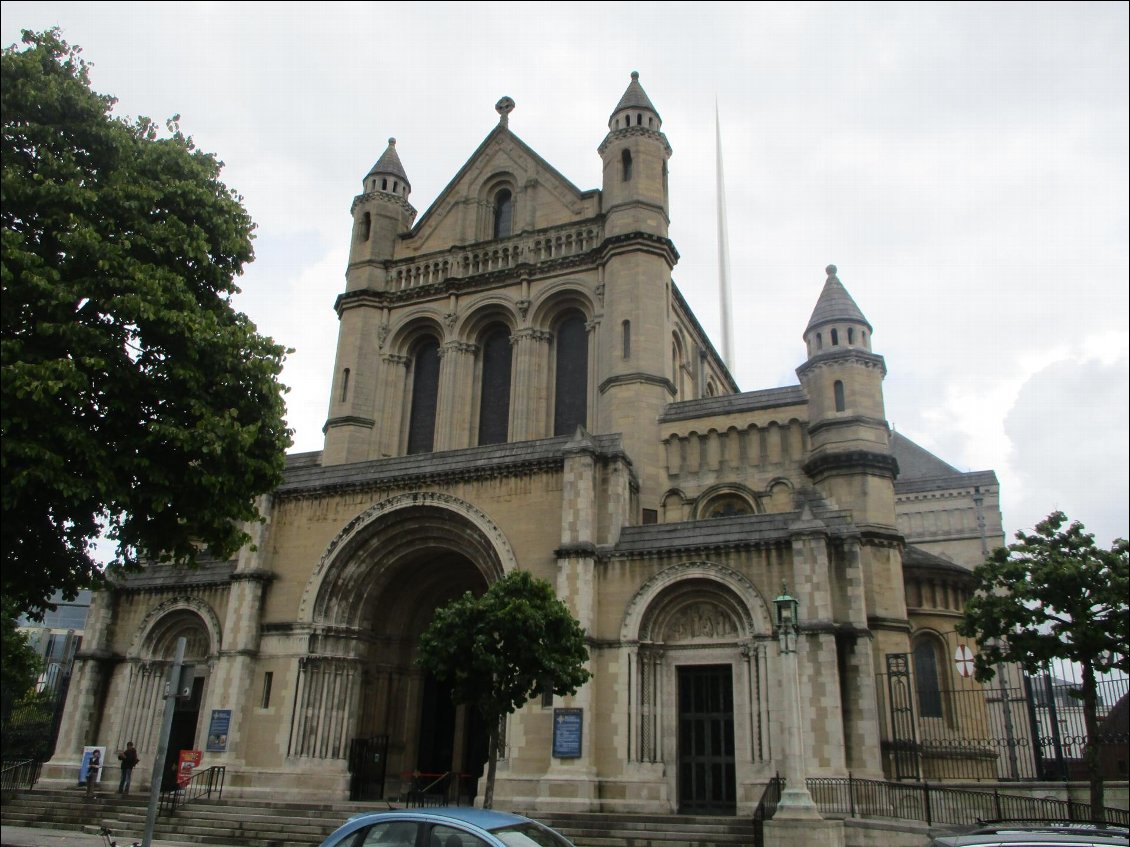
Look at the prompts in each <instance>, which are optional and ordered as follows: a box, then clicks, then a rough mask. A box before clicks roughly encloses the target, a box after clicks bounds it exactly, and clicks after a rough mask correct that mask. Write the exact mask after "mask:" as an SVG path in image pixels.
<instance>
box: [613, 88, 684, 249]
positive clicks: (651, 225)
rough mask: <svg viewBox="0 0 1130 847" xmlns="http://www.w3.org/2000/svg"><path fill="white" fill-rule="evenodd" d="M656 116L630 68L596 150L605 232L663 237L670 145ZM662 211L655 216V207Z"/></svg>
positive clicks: (665, 233)
mask: <svg viewBox="0 0 1130 847" xmlns="http://www.w3.org/2000/svg"><path fill="white" fill-rule="evenodd" d="M661 126H662V121H660V119H659V112H658V111H656V109H655V106H654V105H652V102H651V98H649V97H648V96H647V92H645V91H644V90H643V86H642V85H640V75H639V73H638V72H637V71H632V81H631V82H630V83H628V88H627V90H625V91H624V95H623V96H622V97H621V98H620V102H619V103H617V104H616V108H615V109H613V110H612V116H611V117H610V118H609V119H608V135H606V136H605V137H604V141H603V142H601V145H600V147H598V148H597V152H598V153H599V154H600V157H601V159H603V160H604V182H603V190H602V191H601V206H602V209H603V211H604V212H605V214H606V215H607V216H608V217H607V219H606V221H607V222H606V224H605V234H606V235H619V234H620V233H623V232H632V231H645V232H651V233H653V234H655V235H659V236H662V237H664V238H666V237H667V223H668V219H667V160H668V159H669V158H671V145H670V144H668V143H667V137H666V136H665V135H663V133H662V132H660V127H661ZM656 211H659V212H661V213H662V216H661V217H657V216H656V214H655V212H656Z"/></svg>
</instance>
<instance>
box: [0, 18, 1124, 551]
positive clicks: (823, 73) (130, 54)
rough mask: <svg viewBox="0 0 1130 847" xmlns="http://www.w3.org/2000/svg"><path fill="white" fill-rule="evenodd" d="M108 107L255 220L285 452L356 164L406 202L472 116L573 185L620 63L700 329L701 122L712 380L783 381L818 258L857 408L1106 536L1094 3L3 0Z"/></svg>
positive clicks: (1108, 299)
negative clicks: (720, 223) (873, 384)
mask: <svg viewBox="0 0 1130 847" xmlns="http://www.w3.org/2000/svg"><path fill="white" fill-rule="evenodd" d="M2 7H3V8H2V11H3V39H2V41H3V44H4V45H5V46H7V45H10V44H12V43H15V42H17V41H18V40H19V30H20V29H23V28H31V29H45V28H48V27H50V26H54V25H58V26H60V27H61V28H62V30H63V35H64V38H66V40H67V41H69V42H71V43H72V44H78V45H81V46H82V47H83V48H84V55H85V57H86V58H87V60H88V61H91V62H93V63H94V68H93V71H92V78H93V83H94V87H95V89H96V90H98V91H101V92H104V93H107V94H112V95H114V96H116V97H117V98H118V100H119V103H118V106H117V113H118V114H121V115H128V116H137V115H147V116H149V117H152V118H157V119H161V118H165V117H169V116H171V115H173V114H180V115H181V126H182V128H183V129H184V131H185V132H187V133H188V134H190V135H192V136H193V137H194V138H195V140H196V142H197V144H198V145H199V146H200V147H202V148H203V149H205V150H207V151H209V152H214V153H216V154H217V155H218V156H219V158H220V159H222V160H223V161H224V162H225V163H226V168H225V170H224V176H223V178H224V180H225V182H227V184H228V185H230V186H231V187H233V188H235V189H237V190H238V191H239V192H240V193H241V194H242V195H243V196H244V198H245V202H246V205H247V208H248V210H249V211H250V212H251V215H252V217H253V218H254V220H255V221H256V222H257V223H258V232H257V240H256V242H255V252H256V256H257V259H256V261H255V263H254V264H253V265H252V266H251V267H250V268H249V269H248V270H247V273H246V274H245V276H244V278H243V279H242V281H241V287H242V288H243V294H242V295H241V296H240V298H239V300H238V304H239V307H240V308H241V309H242V310H244V311H246V312H247V313H248V314H249V315H250V316H251V317H252V318H253V320H254V321H255V322H256V323H257V325H258V326H259V329H260V330H261V331H262V332H264V333H265V334H268V335H271V336H272V337H274V338H275V339H276V340H277V341H279V342H282V343H285V344H286V345H288V346H290V347H293V348H295V352H294V354H293V355H292V356H291V357H290V359H289V361H288V363H287V366H286V370H285V372H284V374H283V380H284V382H285V383H286V384H288V385H289V386H290V387H291V389H292V390H291V393H290V394H289V395H288V398H287V404H288V407H289V415H288V419H289V422H290V424H291V426H292V427H294V429H295V446H294V449H295V450H300V451H304V450H318V449H320V448H321V446H322V433H321V427H322V424H323V423H324V422H325V417H326V410H327V407H328V401H329V385H330V377H331V372H332V369H333V356H334V346H335V341H336V333H337V319H336V316H335V315H334V312H333V308H332V307H333V302H334V298H335V297H336V296H337V295H338V293H340V292H341V291H342V290H343V289H344V272H345V265H346V256H347V247H348V240H349V236H350V228H351V220H350V216H349V207H350V203H351V201H352V199H353V197H354V195H356V194H358V193H360V191H361V179H362V177H364V175H365V174H366V173H367V172H368V170H369V168H370V167H371V166H372V164H373V163H374V162H375V161H376V159H377V157H378V156H379V155H380V154H381V152H382V151H383V150H384V148H385V146H386V142H387V139H388V137H389V136H395V137H396V138H397V140H398V143H397V151H398V152H399V154H400V158H401V161H402V162H403V164H404V167H405V170H406V171H407V174H408V178H409V180H410V181H411V184H412V195H411V197H410V198H409V199H410V201H411V202H412V204H413V205H414V206H415V207H416V208H417V209H418V210H419V213H420V216H422V215H423V213H424V211H425V210H426V209H427V208H428V206H429V205H430V204H431V202H432V201H433V200H434V199H435V197H436V195H437V194H438V192H439V191H440V190H441V189H442V188H443V187H444V186H445V185H446V184H447V182H448V181H449V180H450V179H451V177H452V176H453V175H454V174H455V172H456V171H457V170H458V169H459V168H460V167H461V166H462V164H463V163H464V162H465V161H466V159H467V158H468V157H469V156H470V154H471V153H472V152H473V151H474V150H475V148H476V147H477V146H478V144H479V143H480V142H481V141H482V139H483V137H484V136H485V135H486V134H487V133H489V132H490V131H491V129H493V127H494V126H495V124H496V123H497V120H498V115H497V114H496V113H495V111H494V104H495V102H496V101H497V100H498V99H499V98H500V97H501V96H503V95H509V96H511V97H513V98H514V100H515V101H516V102H517V108H516V110H515V111H514V112H513V114H512V115H511V116H510V128H511V129H512V130H513V131H514V132H515V133H516V134H517V135H519V136H520V137H521V138H522V139H523V140H524V141H525V142H526V143H528V144H529V145H530V146H531V147H533V148H534V149H535V150H537V151H538V152H539V153H540V154H541V155H542V156H543V157H544V158H545V159H546V160H547V161H549V162H550V163H551V164H552V165H554V166H555V167H556V168H557V169H558V170H559V171H560V172H561V173H562V174H564V175H565V176H566V177H567V178H568V179H570V180H571V181H572V182H573V183H574V184H575V185H576V186H578V187H579V188H581V189H590V188H599V187H600V180H601V162H600V158H599V156H598V155H597V153H596V148H597V146H598V145H599V144H600V142H601V140H602V139H603V138H604V135H605V133H606V132H607V121H608V116H609V114H610V112H611V111H612V109H613V107H614V106H615V105H616V103H617V101H618V100H619V98H620V95H621V94H622V93H623V91H624V89H625V88H626V87H627V84H628V82H629V74H630V73H631V71H633V70H638V71H639V72H640V82H641V83H642V85H643V86H644V89H645V90H646V91H647V93H648V95H649V96H650V97H651V100H652V102H653V103H654V104H655V106H656V108H657V109H658V111H659V113H660V115H661V117H662V118H663V131H664V133H665V134H666V135H667V138H668V140H669V141H670V143H671V146H672V148H673V149H674V156H673V157H672V159H671V163H670V169H671V238H672V239H673V241H674V242H675V245H676V247H677V248H678V250H679V252H680V254H681V257H682V258H681V259H680V261H679V264H678V265H677V266H676V268H675V270H674V277H675V281H676V283H677V284H678V285H679V287H680V288H681V289H682V291H683V293H684V295H685V296H686V298H687V300H688V301H689V302H690V305H691V307H692V308H693V309H694V310H695V312H696V314H697V316H698V318H699V320H700V321H701V322H702V324H703V326H704V327H705V328H706V330H707V331H708V332H709V333H710V334H711V336H712V337H713V338H714V340H715V344H716V346H718V347H719V349H720V347H721V336H720V329H719V326H720V325H719V310H718V301H719V296H718V282H717V278H718V277H717V247H716V224H715V212H714V204H715V191H714V173H715V164H714V158H715V157H714V143H715V139H714V107H715V101H716V100H717V103H718V107H719V110H720V114H721V125H722V145H723V150H724V156H725V173H726V195H727V201H728V215H729V235H730V245H731V274H732V281H733V282H732V284H733V303H734V324H735V359H736V361H735V362H733V363H732V370H733V372H734V375H735V377H736V379H737V381H738V384H739V386H740V387H741V388H742V390H746V391H749V390H755V389H760V388H771V387H775V386H781V385H792V384H796V382H797V378H796V374H795V368H796V366H797V365H799V364H800V363H801V362H802V361H803V357H804V345H803V342H802V340H801V333H802V332H803V330H804V327H805V325H806V324H807V321H808V317H809V315H810V314H811V311H812V307H813V305H814V304H815V302H816V298H817V296H818V294H819V292H820V289H821V286H822V285H823V282H824V266H825V265H827V264H829V263H835V264H836V265H837V266H838V267H839V276H840V278H841V280H842V281H843V282H844V284H845V285H846V286H847V288H848V290H849V291H850V292H851V294H852V295H853V296H854V298H855V300H856V302H857V303H858V304H859V306H860V308H861V309H862V310H863V312H864V314H865V315H866V316H867V318H868V319H869V320H870V322H871V323H872V325H873V326H874V329H875V333H874V350H875V352H877V353H880V354H882V355H883V356H885V357H886V361H887V367H888V376H887V380H886V402H887V416H888V418H889V420H890V421H891V424H892V425H893V426H894V427H895V428H896V429H897V430H898V431H899V432H902V433H903V434H905V435H907V436H909V437H910V438H912V439H914V440H915V441H917V442H918V443H919V444H921V445H923V446H924V447H926V448H928V449H930V450H932V451H934V452H935V453H937V454H938V455H939V456H941V457H942V458H943V459H945V460H946V461H948V462H950V463H951V464H953V465H955V466H957V467H958V468H960V469H962V470H983V469H990V468H991V469H994V470H995V471H996V472H997V474H998V476H999V477H1000V481H1001V488H1002V497H1003V506H1004V516H1005V524H1006V527H1007V529H1008V531H1009V533H1010V535H1011V533H1012V532H1013V531H1015V530H1016V529H1018V528H1030V527H1031V526H1032V525H1033V524H1034V523H1035V522H1036V521H1038V520H1039V519H1041V518H1042V517H1044V516H1045V515H1046V514H1047V513H1048V512H1050V511H1051V510H1053V509H1057V508H1058V509H1062V510H1064V511H1066V512H1067V513H1068V514H1069V515H1070V516H1071V517H1072V518H1077V519H1079V520H1082V521H1083V522H1084V523H1085V524H1086V525H1087V527H1088V529H1090V530H1091V531H1093V532H1094V533H1095V534H1096V537H1097V540H1098V541H1099V542H1100V543H1103V544H1104V545H1105V544H1108V543H1109V542H1110V540H1111V539H1113V538H1114V537H1115V536H1123V537H1125V536H1127V535H1130V532H1128V528H1127V523H1128V518H1127V514H1128V494H1127V489H1128V485H1130V483H1128V473H1127V468H1128V465H1130V458H1128V431H1130V429H1128V423H1127V420H1128V407H1130V397H1128V352H1130V331H1128V312H1130V309H1128V303H1127V280H1128V277H1130V271H1128V241H1130V235H1128V232H1130V230H1128V201H1127V197H1128V195H1130V187H1128V177H1127V170H1128V160H1130V152H1128V145H1127V138H1128V134H1130V132H1128V90H1127V79H1128V77H1130V69H1128V61H1127V57H1128V52H1130V51H1128V35H1127V33H1128V11H1127V10H1128V5H1127V4H1126V3H1070V4H1063V5H1060V4H1044V3H1009V4H1002V5H995V4H973V3H961V4H926V3H906V4H881V5H872V4H861V5H854V4H850V3H832V4H828V5H824V4H819V3H798V4H787V3H786V4H768V5H742V4H739V3H724V4H717V5H715V4H709V3H696V4H694V5H691V4H689V3H688V4H682V3H660V4H653V3H646V4H632V3H621V4H608V3H599V4H585V3H567V4H566V3H560V4H551V5H542V4H534V3H527V4H514V5H510V4H495V3H489V4H488V3H458V4H445V3H427V4H413V3H405V2H401V3H361V4H334V3H317V4H314V3H304V4H288V3H271V4H261V3H256V4H246V5H245V4H240V3H231V4H228V3H198V4H195V3H160V4H153V5H150V4H146V3H138V4H113V3H59V2H53V3H22V2H10V3H9V2H5V3H3V4H2Z"/></svg>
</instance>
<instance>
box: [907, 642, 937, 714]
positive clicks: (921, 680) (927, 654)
mask: <svg viewBox="0 0 1130 847" xmlns="http://www.w3.org/2000/svg"><path fill="white" fill-rule="evenodd" d="M914 686H915V688H916V689H917V690H918V709H919V714H920V715H922V717H924V718H940V717H942V687H941V682H940V680H939V678H938V654H937V651H936V650H934V645H933V643H931V642H930V641H929V640H928V639H923V640H921V641H919V642H918V645H917V646H916V647H915V648H914Z"/></svg>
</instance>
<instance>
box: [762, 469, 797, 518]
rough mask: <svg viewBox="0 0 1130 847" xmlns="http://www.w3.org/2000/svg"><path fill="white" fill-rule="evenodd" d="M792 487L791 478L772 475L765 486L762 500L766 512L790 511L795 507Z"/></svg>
mask: <svg viewBox="0 0 1130 847" xmlns="http://www.w3.org/2000/svg"><path fill="white" fill-rule="evenodd" d="M794 490H795V489H794V488H793V483H792V481H791V480H789V479H787V478H786V477H783V476H778V477H774V478H773V479H771V480H769V484H768V485H766V486H765V497H764V500H763V501H762V502H763V504H764V508H765V511H766V512H774V513H776V512H791V511H793V509H794V508H795V505H796V504H795V498H794V496H793V495H794Z"/></svg>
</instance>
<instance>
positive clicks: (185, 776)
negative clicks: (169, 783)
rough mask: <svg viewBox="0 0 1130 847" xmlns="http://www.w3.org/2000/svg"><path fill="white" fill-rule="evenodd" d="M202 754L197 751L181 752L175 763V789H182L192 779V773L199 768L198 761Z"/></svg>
mask: <svg viewBox="0 0 1130 847" xmlns="http://www.w3.org/2000/svg"><path fill="white" fill-rule="evenodd" d="M203 757H204V754H203V753H201V752H200V751H199V750H181V751H180V760H179V761H178V762H177V787H178V788H184V787H185V786H186V785H188V782H189V780H191V779H192V772H193V770H195V769H196V768H198V767H200V760H201V759H202V758H203Z"/></svg>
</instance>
